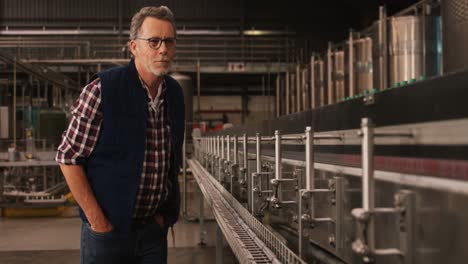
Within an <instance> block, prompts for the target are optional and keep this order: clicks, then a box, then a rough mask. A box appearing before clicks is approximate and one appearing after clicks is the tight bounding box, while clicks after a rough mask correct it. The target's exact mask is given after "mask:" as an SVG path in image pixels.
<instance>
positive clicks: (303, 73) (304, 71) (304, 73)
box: [301, 69, 310, 110]
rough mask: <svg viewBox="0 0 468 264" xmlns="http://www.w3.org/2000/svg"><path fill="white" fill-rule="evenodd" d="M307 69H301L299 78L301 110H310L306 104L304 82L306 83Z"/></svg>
mask: <svg viewBox="0 0 468 264" xmlns="http://www.w3.org/2000/svg"><path fill="white" fill-rule="evenodd" d="M306 77H307V69H303V70H302V76H301V79H302V83H301V86H302V110H306V109H308V108H310V105H309V103H308V100H309V99H308V98H309V97H308V96H307V85H306V81H307V78H306Z"/></svg>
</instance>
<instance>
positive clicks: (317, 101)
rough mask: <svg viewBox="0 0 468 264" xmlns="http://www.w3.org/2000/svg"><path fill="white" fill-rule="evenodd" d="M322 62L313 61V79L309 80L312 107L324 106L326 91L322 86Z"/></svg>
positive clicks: (318, 60) (319, 60)
mask: <svg viewBox="0 0 468 264" xmlns="http://www.w3.org/2000/svg"><path fill="white" fill-rule="evenodd" d="M323 71H324V62H323V60H322V59H315V58H314V61H313V71H312V72H311V74H312V75H313V77H312V78H311V81H312V82H313V83H312V92H313V93H314V96H313V98H314V99H313V101H314V102H313V106H314V108H315V107H320V106H324V105H325V102H326V101H325V98H326V96H325V95H326V89H325V85H324V77H323V74H324V72H323Z"/></svg>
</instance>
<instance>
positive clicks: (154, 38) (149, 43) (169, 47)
mask: <svg viewBox="0 0 468 264" xmlns="http://www.w3.org/2000/svg"><path fill="white" fill-rule="evenodd" d="M134 40H146V43H148V46H149V47H150V48H152V49H155V50H157V49H159V48H161V46H162V43H163V42H164V45H166V48H167V49H171V48H174V47H175V45H176V41H177V38H164V39H162V38H158V37H151V38H139V37H136V38H134ZM154 40H159V41H158V43H159V44H158V45H157V46H155V47H152V46H151V43H152V41H154ZM167 41H174V45H173V46H171V45H169V46H168V45H167Z"/></svg>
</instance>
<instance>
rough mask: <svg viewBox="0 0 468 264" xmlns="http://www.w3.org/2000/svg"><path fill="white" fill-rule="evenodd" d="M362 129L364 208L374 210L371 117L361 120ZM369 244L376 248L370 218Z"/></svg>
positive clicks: (372, 129) (370, 248)
mask: <svg viewBox="0 0 468 264" xmlns="http://www.w3.org/2000/svg"><path fill="white" fill-rule="evenodd" d="M361 129H362V208H363V209H364V210H365V211H368V212H369V211H370V212H372V211H373V210H374V201H375V200H374V166H373V165H374V164H373V162H374V128H373V124H372V121H371V120H370V119H369V118H363V119H362V120H361ZM366 240H367V244H368V246H369V250H371V252H372V251H373V250H374V246H375V244H374V223H373V219H372V217H370V218H369V222H368V229H367V238H366Z"/></svg>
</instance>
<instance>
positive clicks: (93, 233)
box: [86, 223, 114, 238]
mask: <svg viewBox="0 0 468 264" xmlns="http://www.w3.org/2000/svg"><path fill="white" fill-rule="evenodd" d="M86 228H87V229H88V232H89V234H90V236H93V237H97V238H110V237H112V235H113V233H114V232H113V231H110V232H104V233H101V232H96V231H94V230H93V229H92V228H91V225H90V224H89V223H86Z"/></svg>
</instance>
